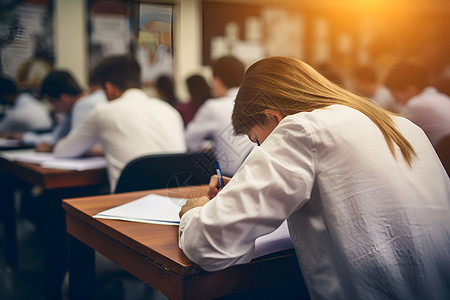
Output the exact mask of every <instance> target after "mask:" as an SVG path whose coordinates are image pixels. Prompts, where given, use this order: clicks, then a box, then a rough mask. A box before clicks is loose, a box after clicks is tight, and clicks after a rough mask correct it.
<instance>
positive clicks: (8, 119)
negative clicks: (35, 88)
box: [0, 93, 52, 133]
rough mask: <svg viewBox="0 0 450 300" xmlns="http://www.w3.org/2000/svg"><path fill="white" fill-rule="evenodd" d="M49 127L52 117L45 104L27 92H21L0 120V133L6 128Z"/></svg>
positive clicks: (37, 128) (26, 129)
mask: <svg viewBox="0 0 450 300" xmlns="http://www.w3.org/2000/svg"><path fill="white" fill-rule="evenodd" d="M51 127H52V119H51V117H50V113H49V111H48V109H47V108H46V107H45V105H44V104H42V102H40V101H39V100H37V99H36V98H34V97H33V96H31V95H30V94H28V93H21V94H19V95H18V96H17V99H16V102H15V103H14V106H13V107H11V108H10V109H9V110H8V111H7V112H6V114H5V117H4V118H3V119H2V120H1V122H0V133H1V132H5V131H7V130H11V131H16V132H24V131H28V130H46V129H50V128H51Z"/></svg>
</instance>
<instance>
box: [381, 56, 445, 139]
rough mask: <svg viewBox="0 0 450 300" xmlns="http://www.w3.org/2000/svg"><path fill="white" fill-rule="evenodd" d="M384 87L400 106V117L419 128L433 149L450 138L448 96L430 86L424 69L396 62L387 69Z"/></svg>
mask: <svg viewBox="0 0 450 300" xmlns="http://www.w3.org/2000/svg"><path fill="white" fill-rule="evenodd" d="M385 84H386V86H387V87H388V88H389V89H390V90H391V92H392V95H393V96H394V98H395V100H396V101H397V102H398V103H400V104H401V105H403V107H402V110H401V114H402V116H404V117H406V118H408V119H409V120H411V121H412V122H414V124H416V125H417V126H419V127H420V128H422V130H423V131H424V132H425V134H426V135H427V136H428V138H429V139H430V142H431V144H433V146H436V145H437V144H438V143H439V142H440V141H441V140H442V139H443V138H444V137H446V136H450V97H448V96H447V95H446V94H443V93H440V92H439V91H438V90H437V89H436V88H434V87H432V86H430V83H429V79H428V76H427V73H426V71H425V69H424V68H422V67H421V66H419V65H416V64H412V63H408V62H401V63H398V64H396V65H395V66H393V67H392V69H391V70H389V72H388V74H387V76H386V78H385Z"/></svg>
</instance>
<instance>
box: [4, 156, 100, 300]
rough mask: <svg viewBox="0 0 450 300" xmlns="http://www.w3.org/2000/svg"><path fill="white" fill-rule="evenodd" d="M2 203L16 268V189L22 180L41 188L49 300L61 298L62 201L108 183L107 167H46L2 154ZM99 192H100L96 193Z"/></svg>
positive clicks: (11, 263)
mask: <svg viewBox="0 0 450 300" xmlns="http://www.w3.org/2000/svg"><path fill="white" fill-rule="evenodd" d="M0 174H1V186H0V193H1V195H2V201H1V202H2V203H1V205H2V206H4V209H3V211H4V217H3V218H4V223H5V226H4V228H5V240H6V251H5V258H6V263H7V265H9V266H10V267H12V268H17V266H18V258H17V232H16V216H15V209H14V190H15V189H16V187H17V186H18V185H20V184H23V182H25V183H27V184H29V185H38V186H40V187H41V189H42V194H41V197H40V198H41V199H42V211H41V214H42V216H41V217H42V221H43V222H42V225H43V233H44V237H45V250H46V251H45V252H46V254H45V256H46V266H47V268H48V270H47V272H48V278H47V287H46V288H47V295H48V299H59V298H60V297H61V282H62V278H63V276H64V273H65V271H66V270H67V264H66V260H67V259H66V252H67V251H66V231H65V215H64V210H63V209H62V207H61V201H62V199H63V198H67V197H81V196H86V195H90V194H92V193H93V191H94V190H98V189H99V186H102V185H106V184H107V183H108V179H107V174H106V169H95V170H86V171H70V170H56V169H45V168H42V167H40V166H39V165H37V164H31V163H22V162H15V161H9V160H7V159H5V158H2V157H0ZM97 194H98V193H97Z"/></svg>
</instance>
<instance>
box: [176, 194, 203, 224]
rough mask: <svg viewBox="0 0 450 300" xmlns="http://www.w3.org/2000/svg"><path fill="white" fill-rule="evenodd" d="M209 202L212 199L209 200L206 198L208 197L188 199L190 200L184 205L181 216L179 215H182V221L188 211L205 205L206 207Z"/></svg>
mask: <svg viewBox="0 0 450 300" xmlns="http://www.w3.org/2000/svg"><path fill="white" fill-rule="evenodd" d="M209 200H210V199H209V198H208V197H206V196H203V197H200V198H193V199H188V200H187V201H186V204H184V205H183V206H182V207H181V210H180V214H179V215H180V219H181V217H182V216H183V215H184V214H185V213H186V212H187V211H188V210H191V209H193V208H195V207H199V206H203V205H205V204H206V203H207V202H208V201H209Z"/></svg>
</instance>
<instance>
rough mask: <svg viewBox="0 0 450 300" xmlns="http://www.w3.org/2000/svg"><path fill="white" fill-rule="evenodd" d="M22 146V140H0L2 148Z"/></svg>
mask: <svg viewBox="0 0 450 300" xmlns="http://www.w3.org/2000/svg"><path fill="white" fill-rule="evenodd" d="M20 144H21V141H20V140H12V139H4V138H0V147H5V148H6V147H19V146H20Z"/></svg>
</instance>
